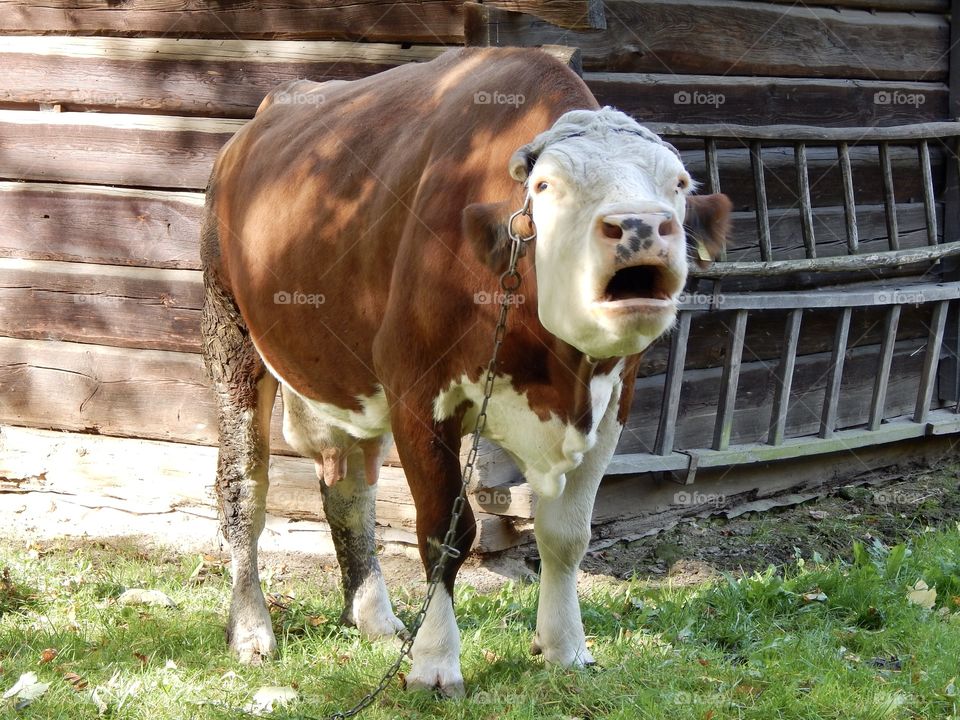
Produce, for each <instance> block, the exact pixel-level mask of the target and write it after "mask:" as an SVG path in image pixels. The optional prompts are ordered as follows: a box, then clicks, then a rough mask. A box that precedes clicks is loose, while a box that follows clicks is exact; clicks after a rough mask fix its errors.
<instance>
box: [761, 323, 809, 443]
mask: <svg viewBox="0 0 960 720" xmlns="http://www.w3.org/2000/svg"><path fill="white" fill-rule="evenodd" d="M802 320H803V310H791V311H790V314H789V315H788V316H787V325H786V329H785V330H784V335H783V352H782V353H781V355H780V363H779V364H778V365H777V374H776V382H775V384H774V388H775V394H774V396H773V409H772V412H771V413H770V432H769V433H768V435H767V442H768V443H769V444H771V445H780V444H782V443H783V440H784V436H785V432H786V427H787V413H788V412H789V411H790V388H791V387H792V386H793V371H794V368H795V367H796V363H797V344H798V343H799V340H800V323H801V321H802Z"/></svg>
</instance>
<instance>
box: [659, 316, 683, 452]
mask: <svg viewBox="0 0 960 720" xmlns="http://www.w3.org/2000/svg"><path fill="white" fill-rule="evenodd" d="M689 334H690V313H680V315H679V320H678V323H677V329H676V331H675V332H674V333H673V335H672V336H671V341H670V364H669V366H668V368H667V375H666V377H665V378H664V381H663V402H662V403H661V405H660V422H659V423H658V424H657V441H656V449H655V452H656V454H657V455H669V454H670V453H672V452H673V438H674V431H675V429H676V424H677V409H678V408H679V407H680V391H681V389H682V387H683V367H684V358H685V357H686V352H687V339H688V337H689Z"/></svg>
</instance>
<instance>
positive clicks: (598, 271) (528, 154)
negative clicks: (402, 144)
mask: <svg viewBox="0 0 960 720" xmlns="http://www.w3.org/2000/svg"><path fill="white" fill-rule="evenodd" d="M509 171H510V174H511V175H512V176H513V178H514V179H515V180H517V181H518V182H520V183H523V184H524V185H525V186H526V188H527V191H528V193H529V196H530V199H531V211H532V216H533V221H534V224H535V226H536V232H537V237H536V240H535V241H534V247H535V255H534V258H535V267H536V275H537V310H538V314H539V317H540V322H541V323H542V324H543V326H544V327H545V328H546V329H547V330H548V331H549V332H551V333H552V334H554V335H556V336H557V337H558V338H560V339H562V340H564V341H565V342H567V343H569V344H571V345H573V346H574V347H576V348H577V349H578V350H580V351H581V352H583V353H585V354H587V355H590V356H591V357H595V358H606V357H614V356H624V355H630V354H633V353H637V352H640V351H641V350H643V349H644V348H646V347H647V346H648V345H649V344H650V343H651V342H653V340H655V339H656V338H657V337H659V336H660V335H661V334H662V333H663V332H664V331H666V330H667V329H669V328H670V327H671V325H672V324H673V322H674V320H675V318H676V304H677V299H678V297H679V295H680V293H681V291H682V290H683V286H684V283H685V282H686V278H687V243H688V238H687V229H690V230H691V233H690V234H691V239H693V237H694V235H695V237H696V242H697V243H698V244H699V245H700V247H701V253H700V254H701V256H702V250H703V249H704V248H705V249H706V251H707V252H708V253H709V254H710V255H711V256H715V255H716V254H717V253H718V252H719V249H720V248H721V247H722V245H723V242H724V239H725V235H726V231H727V226H728V224H729V213H730V201H729V200H728V199H727V198H726V197H725V196H722V195H710V196H691V195H690V192H691V191H692V190H693V182H692V180H691V178H690V175H689V174H688V173H687V171H686V170H685V169H684V167H683V163H682V162H681V161H680V158H679V156H678V154H677V152H676V150H674V149H673V147H672V146H670V145H668V144H667V143H665V142H663V141H662V140H661V139H660V138H658V137H657V136H656V135H654V134H653V133H652V132H650V131H649V130H647V129H645V128H643V127H641V126H640V125H639V124H637V123H636V122H635V121H634V120H632V119H631V118H630V117H628V116H627V115H624V114H623V113H621V112H618V111H616V110H612V109H610V108H604V109H602V110H574V111H571V112H568V113H566V114H565V115H563V116H562V117H560V118H559V119H558V120H557V121H556V123H554V125H553V127H551V128H550V129H549V130H547V131H545V132H543V133H541V134H539V135H538V136H537V137H536V138H534V139H533V141H532V142H530V143H529V144H527V145H524V146H523V147H521V148H520V149H518V150H517V151H516V152H515V153H514V154H513V157H512V158H511V159H510V164H509ZM502 205H503V204H500V205H471V206H469V207H467V209H466V210H465V212H464V228H465V231H466V232H467V234H468V235H469V236H470V237H471V239H472V240H473V241H474V242H476V243H478V247H479V249H480V250H481V252H482V254H483V255H485V256H486V258H487V260H488V262H490V264H491V265H492V266H493V267H494V269H496V270H503V269H505V263H506V257H507V252H506V250H508V249H509V242H510V241H509V239H508V235H507V232H506V227H505V224H506V222H508V217H509V213H506V212H505V211H506V209H507V208H505V207H503V206H502ZM514 209H515V208H514ZM685 225H687V226H688V228H686V229H685ZM515 229H517V230H519V231H520V232H521V233H523V232H524V228H515ZM694 254H695V255H696V253H694Z"/></svg>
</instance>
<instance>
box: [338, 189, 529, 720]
mask: <svg viewBox="0 0 960 720" xmlns="http://www.w3.org/2000/svg"><path fill="white" fill-rule="evenodd" d="M530 204H531V203H530V195H529V193H528V194H527V196H526V199H525V200H524V203H523V207H521V208H520V209H519V210H517V211H516V212H515V213H513V215H511V216H510V220H509V221H508V225H507V232H508V234H509V235H510V240H511V241H512V242H511V243H510V264H509V266H508V268H507V270H506V271H505V272H504V273H503V274H502V275H501V276H500V288H501V289H502V290H503V295H502V296H501V298H500V317H499V318H498V319H497V327H496V331H495V332H494V337H493V353H491V355H490V361H489V362H488V363H487V374H486V379H485V381H484V385H483V402H482V403H481V404H480V412H479V414H478V415H477V421H476V424H475V425H474V427H473V442H472V443H471V445H470V452H469V453H467V459H466V462H464V465H463V472H462V474H461V476H460V494H459V495H458V496H457V499H456V500H454V502H453V510H452V511H451V513H450V527H449V529H448V530H447V533H446V535H444V537H443V542H442V543H441V545H440V557H439V558H437V561H436V562H435V563H434V565H433V568H432V569H431V571H430V583H429V585H428V586H427V594H426V595H425V596H424V598H423V603H422V604H421V605H420V610H419V611H418V612H417V615H416V617H414V619H413V623H412V624H411V626H410V630H409V633H408V634H407V637H406V639H405V640H404V641H403V644H402V645H401V646H400V654H399V656H398V657H397V659H396V661H394V663H393V665H391V666H390V669H389V670H387V671H386V673H384V675H383V677H382V678H381V679H380V682H379V683H378V684H377V686H376V687H375V688H374V689H373V690H371V691H370V692H368V693H367V694H366V695H364V696H363V697H362V698H361V699H360V700H359V702H357V704H356V705H354V706H353V707H352V708H350V709H349V710H342V711H340V712H336V713H334V714H333V715H330V716H329V720H346V718H352V717H355V716H357V715H359V714H360V713H361V712H363V711H364V710H366V709H367V708H368V707H370V705H372V704H373V702H374V701H375V700H376V699H377V697H378V696H379V695H380V694H381V693H382V692H383V691H384V690H386V688H387V686H388V685H389V684H390V682H391V681H393V679H394V678H395V677H396V676H397V673H399V672H400V667H401V666H402V665H403V661H404V660H405V659H406V658H407V657H410V653H411V651H412V650H413V643H414V640H416V638H417V633H418V632H419V631H420V626H421V625H423V620H424V618H425V617H426V616H427V610H428V608H429V607H430V601H431V600H433V596H434V594H435V593H436V591H437V588H438V587H439V586H440V583H441V581H442V580H443V572H444V570H445V569H446V567H447V561H448V560H450V559H451V558H458V557H460V551H459V550H458V549H457V547H456V542H457V526H458V525H459V524H460V516H461V515H462V514H463V509H464V507H465V506H466V504H467V490H468V488H469V486H470V481H471V480H472V479H473V470H474V466H475V464H476V461H477V454H478V453H479V451H480V435H481V433H482V432H483V430H484V428H486V426H487V405H488V403H489V402H490V397H491V396H492V395H493V381H494V378H495V377H496V374H497V357H498V356H499V354H500V347H501V346H502V345H503V338H504V336H505V335H506V333H507V311H508V310H509V308H510V305H511V304H513V301H514V298H515V296H516V292H517V290H519V289H520V283H521V280H522V278H521V277H520V273H519V272H518V271H517V261H518V260H519V258H520V251H521V249H522V247H523V246H524V245H525V244H526V243H528V242H530V241H531V240H533V239H534V238H536V236H537V232H536V228H535V227H534V231H533V235H531V236H529V237H520V236H519V235H518V234H516V233H515V232H514V230H513V222H514V220H516V219H517V218H518V217H520V216H521V215H526V216H527V217H528V218H529V219H530V224H531V225H533V214H532V213H531V210H530Z"/></svg>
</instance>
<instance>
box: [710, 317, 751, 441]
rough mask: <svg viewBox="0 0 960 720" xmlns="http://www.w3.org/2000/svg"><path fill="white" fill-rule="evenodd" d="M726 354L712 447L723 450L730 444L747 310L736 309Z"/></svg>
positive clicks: (729, 330)
mask: <svg viewBox="0 0 960 720" xmlns="http://www.w3.org/2000/svg"><path fill="white" fill-rule="evenodd" d="M728 332H729V341H728V343H727V356H726V358H725V359H724V363H723V377H722V379H721V380H720V399H719V401H718V403H717V421H716V424H715V425H714V427H713V445H712V447H713V449H714V450H724V449H725V448H726V447H727V446H728V445H729V444H730V431H731V429H732V428H733V411H734V408H735V406H736V402H737V386H738V384H739V382H740V365H741V364H742V362H743V339H744V336H745V335H746V332H747V311H746V310H738V311H737V312H736V314H735V315H734V319H733V327H731V328H729V329H728Z"/></svg>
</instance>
